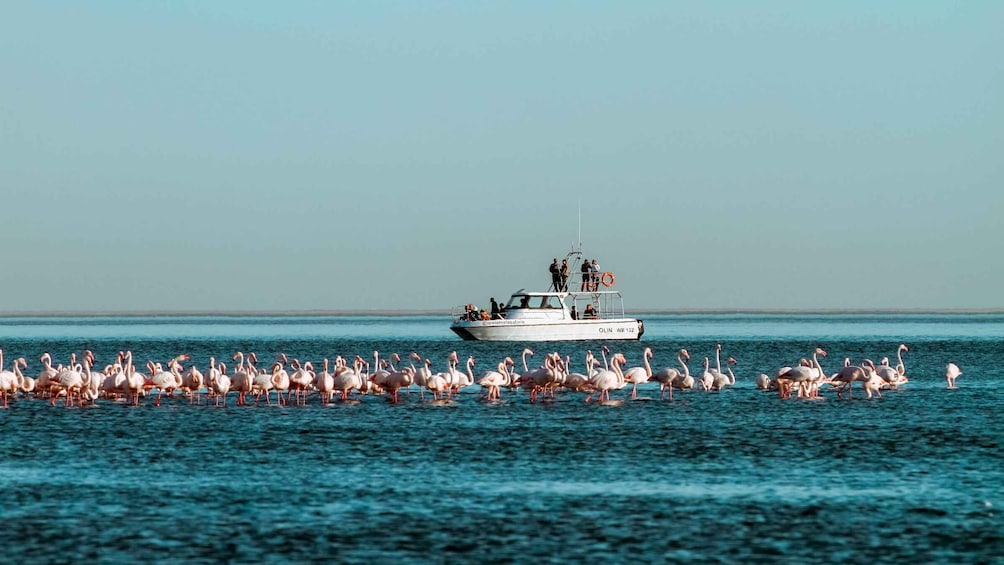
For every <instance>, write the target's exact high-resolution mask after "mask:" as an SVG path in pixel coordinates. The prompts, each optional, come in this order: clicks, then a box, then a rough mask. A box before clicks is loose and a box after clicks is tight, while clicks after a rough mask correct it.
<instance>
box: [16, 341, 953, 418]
mask: <svg viewBox="0 0 1004 565" xmlns="http://www.w3.org/2000/svg"><path fill="white" fill-rule="evenodd" d="M721 351H722V346H721V345H717V346H716V347H715V360H714V365H712V364H711V361H710V358H709V357H705V358H704V370H703V371H702V372H701V373H700V374H699V375H691V374H690V368H689V366H688V364H687V362H688V361H689V360H690V354H689V353H688V352H687V350H686V349H681V350H679V352H678V354H677V362H678V364H679V367H666V368H664V369H659V370H653V369H652V366H651V363H650V359H652V350H651V348H645V350H644V353H643V355H642V358H643V366H640V367H632V368H628V369H625V368H624V365H625V364H626V358H625V356H624V355H623V354H622V353H614V354H613V355H611V356H610V357H609V359H608V357H607V354H608V353H609V350H608V349H607V348H606V347H603V349H602V351H601V359H597V358H596V357H595V356H594V355H593V353H592V352H591V351H586V355H585V365H584V366H583V367H584V372H582V373H579V372H574V371H572V369H571V359H570V358H569V357H568V356H566V357H564V358H563V357H562V356H561V355H560V354H558V353H550V354H547V355H545V357H544V362H543V364H541V365H539V366H537V367H533V368H531V367H530V366H529V364H528V363H527V356H531V357H532V356H533V355H534V353H533V351H532V350H530V349H524V350H523V352H522V362H523V363H522V364H523V372H522V373H518V372H517V371H516V363H515V362H514V361H513V359H512V358H511V357H506V358H505V359H503V360H501V361H499V363H498V364H497V365H496V366H495V368H494V369H493V370H489V371H486V372H483V373H481V374H480V375H476V374H475V373H474V367H475V365H476V363H475V360H474V358H473V357H468V359H467V362H466V366H465V370H460V369H459V368H458V367H459V366H460V359H459V357H458V356H457V353H456V352H455V351H454V352H452V353H450V354H449V355H448V356H447V358H446V370H445V371H442V372H433V370H432V365H433V363H432V361H431V360H429V359H423V358H422V356H420V355H419V354H418V353H411V355H410V356H409V363H408V364H407V365H402V364H401V357H400V356H399V355H398V354H396V353H395V354H391V355H390V356H388V357H387V358H384V359H381V358H380V354H379V352H377V351H374V352H373V362H372V364H371V363H370V362H369V361H368V360H367V359H364V358H363V357H360V356H358V355H357V356H355V358H354V359H351V360H349V359H346V358H343V357H341V356H339V357H337V358H335V360H334V363H329V361H328V359H325V360H324V361H323V362H322V363H321V364H320V365H319V366H317V367H315V366H314V365H313V364H312V363H310V362H306V363H301V362H300V361H299V360H297V359H293V360H292V361H290V360H289V358H288V357H287V356H286V355H285V354H280V355H279V356H278V357H277V358H276V360H275V361H274V362H272V363H271V365H270V366H269V368H268V369H264V368H259V367H258V357H257V355H255V354H254V353H248V354H247V355H245V354H244V353H243V352H240V351H238V352H237V353H235V354H234V355H233V356H232V360H233V361H234V362H235V363H234V365H233V367H232V372H229V373H228V372H227V371H228V367H227V365H226V364H225V363H218V362H217V361H216V359H215V358H210V360H209V366H208V367H207V368H206V371H205V372H202V371H200V370H199V369H198V368H197V367H196V366H195V365H194V364H191V365H188V366H187V367H186V366H185V363H187V362H188V361H189V360H190V357H189V356H188V355H179V356H177V357H175V358H173V359H171V360H170V361H168V362H167V363H166V364H161V363H155V362H153V361H147V362H146V365H145V368H146V372H140V371H138V370H137V368H136V365H135V364H134V363H133V355H132V352H131V351H124V352H119V353H118V355H117V356H116V358H115V360H114V362H113V363H110V364H107V365H105V367H104V369H103V370H101V371H100V372H99V371H96V370H95V368H96V365H95V357H94V354H93V353H91V352H90V351H84V352H83V354H82V355H81V357H79V358H78V357H77V355H76V354H75V353H74V354H72V355H71V356H70V359H69V363H68V364H66V365H62V364H59V365H55V366H54V365H53V364H52V357H51V356H50V355H49V353H44V354H42V356H41V357H40V358H39V361H40V362H41V363H42V370H41V372H40V373H39V374H38V376H37V377H29V376H25V374H24V371H26V370H27V368H28V363H27V361H26V360H25V359H24V358H23V357H21V358H18V359H15V360H14V362H13V367H12V369H11V370H6V369H4V361H3V350H0V396H2V401H3V406H5V407H6V406H8V404H9V401H10V399H11V398H14V397H21V398H25V397H27V398H30V397H36V398H42V399H47V400H48V402H49V403H50V404H51V405H53V406H56V403H57V401H58V400H60V399H62V401H63V403H64V405H65V406H73V405H75V404H76V405H81V406H82V405H85V404H92V403H95V402H97V400H98V399H102V398H103V399H111V400H118V401H125V402H129V403H132V404H135V405H138V404H139V402H140V397H141V396H147V395H150V396H152V395H153V394H154V393H155V394H156V400H155V404H156V405H158V406H159V405H160V404H161V401H162V399H163V397H164V396H167V397H168V398H171V397H174V396H175V395H178V394H181V395H183V396H184V397H187V399H188V401H189V402H190V403H200V404H201V402H202V399H203V398H204V397H205V398H206V399H207V402H208V401H209V400H214V401H215V404H216V405H217V406H221V405H222V406H226V403H227V397H228V396H230V395H231V394H234V395H236V402H237V404H238V405H245V404H248V402H249V399H248V396H249V395H252V396H254V404H255V405H257V404H258V402H259V401H260V400H261V399H262V397H264V399H265V403H266V404H268V405H271V404H272V397H273V396H275V398H276V402H277V403H278V404H279V405H284V404H288V403H293V404H296V405H303V404H306V402H307V398H308V396H309V395H311V394H314V393H316V394H317V395H318V396H319V397H320V401H321V403H323V404H327V403H329V402H332V401H333V400H334V399H335V396H336V395H339V397H340V398H341V400H343V401H347V400H349V399H350V395H352V394H355V395H365V394H384V395H387V397H388V399H389V400H390V401H391V402H394V403H397V402H398V401H399V397H398V393H399V392H400V391H401V390H405V391H410V390H412V388H413V387H417V389H418V391H419V394H420V395H421V398H422V399H423V400H424V399H425V395H426V392H428V393H429V394H430V395H431V396H432V400H433V401H434V402H449V401H450V399H451V398H452V397H453V395H455V394H457V393H458V392H459V391H460V390H461V389H464V388H466V387H471V386H475V385H477V386H480V387H481V390H482V396H483V397H484V398H485V399H487V400H497V399H500V398H501V395H502V390H503V389H506V390H509V391H516V390H520V389H522V390H525V391H527V392H529V397H530V401H531V402H535V401H537V400H538V399H544V398H553V397H554V396H555V394H557V393H558V391H571V392H580V393H585V394H586V395H587V396H586V397H585V401H586V402H587V403H588V402H590V401H591V400H592V399H593V397H594V396H595V397H596V398H597V400H598V401H600V402H603V401H606V402H610V392H611V391H613V390H618V389H622V388H625V387H626V386H627V385H632V388H631V395H630V398H632V399H636V398H638V397H637V392H638V391H637V388H638V385H640V384H644V383H650V382H651V383H657V384H658V385H659V390H660V394H659V398H660V400H662V399H665V398H666V396H667V394H668V397H669V399H670V400H672V399H673V391H674V390H677V391H683V390H693V389H698V388H699V389H702V390H705V391H720V390H722V389H724V388H726V387H729V386H732V385H734V384H735V383H736V377H735V374H734V373H733V372H732V367H731V366H732V365H734V364H736V360H735V359H733V358H732V357H728V358H727V359H726V360H725V370H724V371H723V370H722V363H721ZM906 351H909V348H908V347H907V346H906V345H900V346H899V348H898V349H897V351H896V358H897V360H898V364H897V365H895V366H892V365H890V364H889V360H888V358H884V359H882V361H881V362H880V363H879V364H878V365H876V364H875V363H874V362H872V361H870V360H868V359H865V360H864V361H862V362H861V363H860V364H858V365H853V364H851V360H850V359H846V360H845V361H844V366H843V367H842V368H841V369H840V370H839V371H837V372H836V373H833V374H829V375H828V374H827V373H826V372H825V371H824V370H823V367H822V366H821V365H820V362H819V356H823V357H825V356H826V352H825V351H824V350H822V349H819V348H817V349H816V350H815V351H813V353H812V356H811V358H807V359H801V360H800V361H799V362H798V363H797V364H795V365H794V366H790V367H781V368H780V369H779V370H778V371H777V372H776V373H775V375H774V376H773V377H770V376H768V375H766V374H760V375H758V376H757V378H756V386H757V388H758V389H760V390H765V391H777V393H778V394H779V395H780V396H781V397H782V398H788V397H791V396H793V395H794V396H796V397H798V398H816V397H819V395H820V392H821V390H822V389H823V387H824V385H826V386H828V387H830V388H828V389H826V390H835V391H836V393H837V396H838V397H840V398H842V397H843V396H844V394H845V393H846V395H847V397H848V398H850V397H851V396H852V393H853V388H854V383H855V382H859V383H861V384H860V388H862V389H863V390H864V392H865V393H866V394H867V396H868V398H871V397H872V395H876V396H878V397H881V392H880V390H881V389H884V388H897V387H899V386H901V385H903V384H905V383H906V382H908V381H909V378H908V377H907V376H906V366H905V365H904V364H903V352H906ZM415 362H417V363H418V366H417V367H416V366H415ZM961 373H962V371H960V370H959V368H958V366H956V365H955V364H954V363H949V364H948V366H947V367H946V370H945V379H946V380H947V381H948V387H949V388H955V379H956V378H957V377H958V376H959V375H960V374H961ZM273 392H274V394H273Z"/></svg>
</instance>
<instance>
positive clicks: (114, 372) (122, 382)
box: [101, 351, 126, 398]
mask: <svg viewBox="0 0 1004 565" xmlns="http://www.w3.org/2000/svg"><path fill="white" fill-rule="evenodd" d="M124 356H125V353H123V352H121V351H119V353H118V356H117V357H116V359H115V364H113V365H109V366H108V367H105V376H104V379H103V380H102V381H101V392H103V393H104V395H105V397H106V398H108V397H117V396H118V395H119V394H122V393H124V392H125V386H126V374H125V370H124V369H123V367H122V360H123V358H124Z"/></svg>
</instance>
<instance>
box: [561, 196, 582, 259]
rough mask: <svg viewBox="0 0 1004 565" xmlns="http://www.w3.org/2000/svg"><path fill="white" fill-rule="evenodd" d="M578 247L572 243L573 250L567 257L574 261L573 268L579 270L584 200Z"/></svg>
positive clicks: (580, 206) (580, 214)
mask: <svg viewBox="0 0 1004 565" xmlns="http://www.w3.org/2000/svg"><path fill="white" fill-rule="evenodd" d="M578 229H579V231H578V234H577V235H578V245H576V244H575V243H574V242H573V243H572V250H571V251H569V252H568V255H566V256H565V258H566V259H572V268H573V269H576V270H577V269H578V264H579V261H581V260H582V200H579V227H578Z"/></svg>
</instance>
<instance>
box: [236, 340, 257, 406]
mask: <svg viewBox="0 0 1004 565" xmlns="http://www.w3.org/2000/svg"><path fill="white" fill-rule="evenodd" d="M253 355H254V353H250V354H249V355H248V358H247V359H245V357H244V352H242V351H238V352H237V353H234V356H233V360H234V361H237V366H236V367H235V368H234V375H233V376H232V377H230V384H231V386H232V387H233V390H235V391H237V406H244V405H245V404H247V394H248V393H249V392H251V385H252V382H253V380H252V379H253V377H252V375H251V372H252V371H253V369H252V368H251V365H250V364H248V365H245V362H246V361H249V360H250V358H251V356H253ZM238 359H239V361H238ZM253 372H257V371H253Z"/></svg>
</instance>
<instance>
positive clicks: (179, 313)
mask: <svg viewBox="0 0 1004 565" xmlns="http://www.w3.org/2000/svg"><path fill="white" fill-rule="evenodd" d="M625 313H626V314H628V315H631V316H642V315H646V314H655V315H673V314H677V315H695V314H698V315H699V314H706V315H744V314H751V315H765V314H766V315H785V314H788V315H818V316H836V315H847V314H859V315H868V314H871V315H896V314H970V315H980V314H1004V308H930V309H921V308H863V309H854V308H818V309H796V308H792V309H784V308H653V309H648V310H645V309H631V310H627V311H626V312H625ZM437 315H441V316H444V317H449V310H448V309H443V310H134V311H114V310H106V311H101V310H97V311H84V310H81V311H71V310H67V311H52V312H38V311H11V312H0V319H3V318H151V317H179V318H210V317H222V318H230V317H233V318H251V317H270V318H298V317H306V316H325V317H327V316H401V317H407V316H437Z"/></svg>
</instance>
